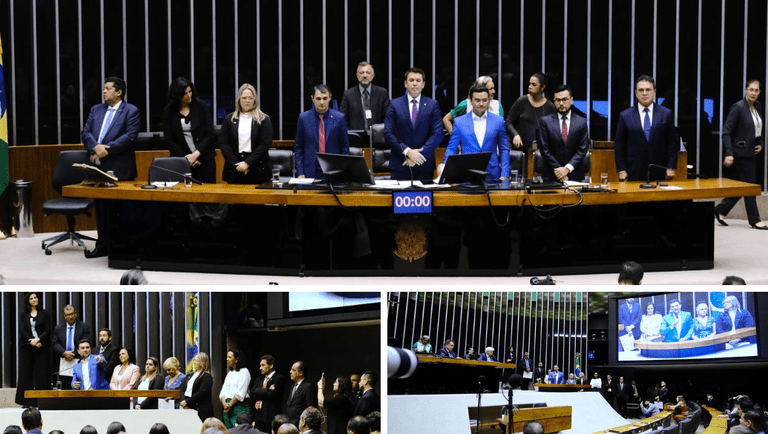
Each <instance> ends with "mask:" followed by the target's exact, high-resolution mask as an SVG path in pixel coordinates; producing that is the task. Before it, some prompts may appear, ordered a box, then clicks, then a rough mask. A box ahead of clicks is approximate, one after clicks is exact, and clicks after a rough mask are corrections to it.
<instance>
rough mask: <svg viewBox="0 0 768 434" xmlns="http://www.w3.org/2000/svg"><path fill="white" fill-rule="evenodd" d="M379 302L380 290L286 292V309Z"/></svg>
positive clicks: (328, 307)
mask: <svg viewBox="0 0 768 434" xmlns="http://www.w3.org/2000/svg"><path fill="white" fill-rule="evenodd" d="M371 303H374V304H378V303H381V293H380V292H291V293H289V294H288V311H289V312H301V311H306V310H317V309H333V308H340V307H349V306H359V305H361V304H371Z"/></svg>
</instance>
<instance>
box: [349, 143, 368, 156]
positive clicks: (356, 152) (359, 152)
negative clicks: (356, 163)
mask: <svg viewBox="0 0 768 434" xmlns="http://www.w3.org/2000/svg"><path fill="white" fill-rule="evenodd" d="M349 155H355V156H358V157H362V156H363V155H364V154H363V148H358V147H354V146H350V147H349Z"/></svg>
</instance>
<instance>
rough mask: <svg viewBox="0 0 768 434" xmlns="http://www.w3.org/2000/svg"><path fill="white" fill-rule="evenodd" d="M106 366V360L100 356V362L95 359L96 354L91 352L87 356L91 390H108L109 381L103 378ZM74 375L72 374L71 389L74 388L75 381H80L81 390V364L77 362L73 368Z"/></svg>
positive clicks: (82, 377) (82, 385)
mask: <svg viewBox="0 0 768 434" xmlns="http://www.w3.org/2000/svg"><path fill="white" fill-rule="evenodd" d="M105 366H107V361H106V360H104V359H103V358H102V361H101V362H97V361H96V355H94V354H91V356H90V357H89V358H88V376H89V377H90V380H91V388H93V390H109V383H107V380H105V379H104V367H105ZM73 372H74V375H73V376H72V389H74V388H75V381H79V382H80V390H83V387H84V384H83V379H84V378H85V377H84V376H83V364H82V362H81V363H78V364H76V365H75V369H73Z"/></svg>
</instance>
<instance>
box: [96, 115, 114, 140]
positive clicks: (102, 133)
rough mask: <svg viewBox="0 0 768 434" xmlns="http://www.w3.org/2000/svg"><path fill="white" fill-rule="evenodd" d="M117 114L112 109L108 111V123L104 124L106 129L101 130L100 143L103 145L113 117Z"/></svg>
mask: <svg viewBox="0 0 768 434" xmlns="http://www.w3.org/2000/svg"><path fill="white" fill-rule="evenodd" d="M114 114H115V109H114V108H112V107H110V108H109V111H107V121H106V122H104V128H102V129H101V134H99V143H101V141H102V140H104V135H105V134H107V131H108V130H109V126H110V125H111V124H112V116H114Z"/></svg>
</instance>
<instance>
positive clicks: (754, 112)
mask: <svg viewBox="0 0 768 434" xmlns="http://www.w3.org/2000/svg"><path fill="white" fill-rule="evenodd" d="M749 112H750V113H752V122H753V123H754V124H755V138H757V137H760V134H761V133H762V131H763V121H762V120H761V119H760V115H759V114H758V113H757V110H755V109H751V110H750V111H749Z"/></svg>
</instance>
